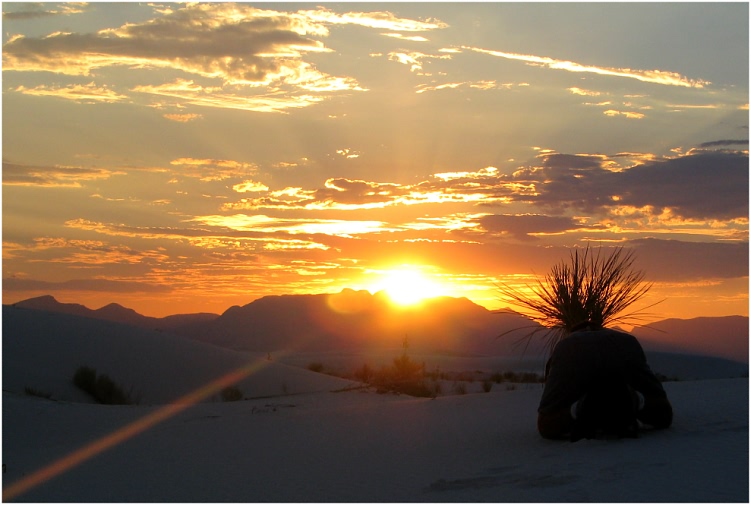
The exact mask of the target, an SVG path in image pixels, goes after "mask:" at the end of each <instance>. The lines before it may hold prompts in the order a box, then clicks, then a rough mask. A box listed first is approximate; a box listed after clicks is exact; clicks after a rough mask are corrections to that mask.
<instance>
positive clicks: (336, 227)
mask: <svg viewBox="0 0 751 505" xmlns="http://www.w3.org/2000/svg"><path fill="white" fill-rule="evenodd" d="M189 222H198V223H201V224H206V225H210V226H214V227H220V228H229V229H232V230H238V231H255V232H263V233H278V232H284V233H287V234H290V235H299V234H302V235H317V234H323V235H332V236H340V237H350V236H353V235H362V234H367V233H373V232H375V231H379V232H380V231H384V229H385V227H384V223H383V222H381V221H360V220H341V219H281V218H273V217H269V216H265V215H259V214H256V215H247V214H235V215H231V216H222V215H210V216H198V217H195V218H192V219H190V220H189Z"/></svg>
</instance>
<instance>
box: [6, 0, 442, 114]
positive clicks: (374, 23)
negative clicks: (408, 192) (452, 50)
mask: <svg viewBox="0 0 751 505" xmlns="http://www.w3.org/2000/svg"><path fill="white" fill-rule="evenodd" d="M18 12H19V14H17V16H18V17H21V16H37V15H42V13H43V12H46V13H52V12H53V11H51V10H43V9H42V8H41V7H38V8H36V7H35V8H29V9H26V10H24V11H23V12H22V11H18ZM68 12H72V8H68ZM154 12H155V13H157V14H158V16H156V17H154V18H152V19H150V20H148V21H144V22H139V23H127V24H124V25H122V26H120V27H117V28H109V29H104V30H100V31H98V32H96V33H63V32H57V33H52V34H50V35H47V36H45V37H25V36H15V37H12V38H10V39H9V40H8V41H7V42H6V43H5V44H4V46H3V70H4V71H46V72H54V73H59V74H68V75H83V76H89V75H92V74H93V73H94V72H96V71H97V70H98V69H102V68H107V67H118V66H125V67H129V68H138V69H172V70H180V71H183V72H185V73H187V74H189V75H190V76H192V77H193V79H178V80H176V81H174V82H173V83H167V84H141V85H137V86H134V87H133V89H132V90H131V91H132V92H137V93H148V94H152V95H158V96H162V97H170V98H172V99H174V100H179V101H183V102H185V103H187V104H191V105H195V106H201V107H217V108H229V109H238V110H248V111H256V112H285V111H287V110H289V109H295V108H301V107H308V106H310V105H314V104H317V103H319V102H321V101H322V100H323V99H324V98H323V97H322V96H320V95H327V94H332V93H338V92H342V91H348V92H349V91H367V90H366V89H365V88H363V87H361V86H360V85H359V83H358V82H357V80H356V79H354V78H353V77H349V76H334V75H330V74H327V73H325V72H322V71H320V70H318V69H317V68H316V67H315V66H314V65H313V64H312V63H310V62H309V61H305V56H306V55H307V54H309V53H330V52H332V50H331V49H329V48H327V47H326V46H325V45H324V43H323V42H322V41H321V40H318V38H322V37H326V36H328V34H329V30H328V26H330V25H346V24H349V25H359V26H363V27H368V28H376V29H386V30H390V32H389V35H396V36H400V37H402V35H401V33H400V32H416V31H428V30H435V29H440V28H444V27H446V26H447V25H446V24H445V23H442V22H440V21H437V20H427V21H418V20H411V19H404V18H398V17H396V16H394V15H393V14H391V13H389V12H349V13H344V14H338V13H335V12H333V11H330V10H327V9H325V8H321V7H319V8H317V9H315V10H301V11H298V12H278V11H274V10H268V9H261V8H257V7H252V6H250V5H247V4H233V3H213V2H210V3H193V4H184V5H179V6H169V7H158V6H154ZM24 13H25V14H24ZM5 16H6V17H8V16H10V17H12V16H13V14H12V13H6V14H5ZM402 38H405V39H408V40H420V37H419V36H409V37H402ZM438 57H441V56H438ZM447 57H448V56H447ZM196 78H209V79H214V80H219V81H220V82H221V85H219V86H207V87H204V86H202V85H199V84H196V83H195V79H196ZM258 88H263V90H264V91H263V92H257V91H256V92H253V90H254V89H258ZM16 91H18V92H23V93H26V94H35V95H45V96H59V97H62V98H68V99H77V100H97V101H105V100H107V101H114V100H124V99H125V98H126V97H124V96H123V95H119V94H116V93H113V92H112V91H109V90H107V89H106V88H101V87H100V88H97V87H95V86H94V85H93V84H90V85H87V86H73V87H68V88H46V87H43V86H40V87H36V88H25V87H19V88H17V89H16ZM165 117H167V118H168V119H171V120H174V121H186V120H188V118H189V116H184V115H183V116H178V115H172V116H165ZM191 119H192V118H191Z"/></svg>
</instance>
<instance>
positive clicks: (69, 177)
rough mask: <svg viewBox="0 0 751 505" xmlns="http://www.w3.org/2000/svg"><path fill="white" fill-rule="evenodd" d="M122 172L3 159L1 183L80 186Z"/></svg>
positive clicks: (65, 186)
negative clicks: (23, 162)
mask: <svg viewBox="0 0 751 505" xmlns="http://www.w3.org/2000/svg"><path fill="white" fill-rule="evenodd" d="M123 173H124V172H119V171H110V170H105V169H101V168H83V167H66V166H34V165H23V164H18V163H10V162H8V161H5V160H3V185H11V186H43V187H58V188H80V187H81V182H84V181H92V180H97V179H109V178H110V177H111V176H113V175H122V174H123Z"/></svg>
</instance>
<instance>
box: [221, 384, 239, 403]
mask: <svg viewBox="0 0 751 505" xmlns="http://www.w3.org/2000/svg"><path fill="white" fill-rule="evenodd" d="M221 396H222V401H223V402H236V401H238V400H242V399H243V392H242V391H240V388H238V387H237V386H227V387H226V388H224V389H222V392H221Z"/></svg>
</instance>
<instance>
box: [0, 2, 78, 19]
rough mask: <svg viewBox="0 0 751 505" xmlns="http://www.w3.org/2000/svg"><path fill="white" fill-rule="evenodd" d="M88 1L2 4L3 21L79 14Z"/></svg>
mask: <svg viewBox="0 0 751 505" xmlns="http://www.w3.org/2000/svg"><path fill="white" fill-rule="evenodd" d="M88 5H89V3H88V2H66V3H57V4H45V3H38V2H28V3H25V2H20V3H4V4H3V20H4V21H25V20H28V19H37V18H42V17H48V16H70V15H72V14H80V13H81V12H84V11H85V10H86V8H87V7H88ZM11 6H12V8H13V9H14V10H5V9H6V8H11Z"/></svg>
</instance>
